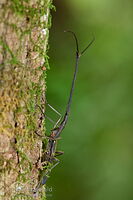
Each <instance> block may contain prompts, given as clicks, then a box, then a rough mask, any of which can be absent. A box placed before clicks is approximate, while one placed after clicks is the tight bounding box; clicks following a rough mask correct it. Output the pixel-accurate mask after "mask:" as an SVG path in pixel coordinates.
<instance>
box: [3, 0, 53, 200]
mask: <svg viewBox="0 0 133 200" xmlns="http://www.w3.org/2000/svg"><path fill="white" fill-rule="evenodd" d="M51 7H52V6H51V0H1V2H0V200H1V199H2V200H3V199H4V200H9V199H28V200H29V199H41V196H42V195H45V194H43V192H40V193H39V194H38V196H36V197H35V196H34V195H33V189H34V188H35V187H36V185H37V183H38V176H39V169H40V167H41V166H40V164H39V162H40V158H41V148H42V141H41V139H40V138H39V137H38V135H37V134H36V133H37V132H38V133H39V134H40V135H42V134H43V132H44V129H45V127H44V125H43V118H42V117H43V116H42V113H41V112H40V110H39V109H38V107H37V106H36V105H41V106H42V105H43V106H42V109H43V110H44V109H45V106H44V103H45V75H46V68H47V67H48V61H47V60H48V59H47V55H46V50H47V44H48V36H49V27H50V19H49V11H50V8H51Z"/></svg>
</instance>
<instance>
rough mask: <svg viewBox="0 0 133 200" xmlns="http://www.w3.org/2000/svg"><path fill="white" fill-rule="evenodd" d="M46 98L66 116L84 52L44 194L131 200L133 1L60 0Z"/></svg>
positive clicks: (56, 199) (73, 199) (86, 199)
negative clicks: (57, 159)
mask: <svg viewBox="0 0 133 200" xmlns="http://www.w3.org/2000/svg"><path fill="white" fill-rule="evenodd" d="M54 5H55V6H56V12H52V18H53V19H52V28H51V31H50V50H49V56H50V66H51V69H50V71H49V72H48V76H47V100H48V101H49V103H50V104H51V105H53V107H55V108H56V109H57V110H58V111H60V112H61V113H62V114H63V113H64V111H65V108H66V103H67V100H68V95H69V91H70V86H71V80H72V75H73V70H74V63H75V60H74V55H75V53H74V50H75V42H74V41H73V38H72V36H71V35H70V34H68V33H63V30H66V29H69V30H72V31H74V32H75V33H76V34H77V36H78V39H79V42H80V49H81V50H82V49H83V48H84V47H85V46H86V45H87V44H88V42H89V41H90V40H91V39H92V35H93V34H94V35H95V38H96V39H95V42H94V43H93V45H92V46H91V47H90V48H89V49H88V51H87V52H86V53H85V54H84V55H83V57H81V60H80V65H79V71H78V76H77V80H76V88H75V92H74V96H73V102H72V106H71V113H70V118H69V120H68V124H67V126H66V128H65V130H64V131H63V134H62V136H61V137H62V139H61V140H60V141H59V145H58V150H63V151H64V152H65V153H64V155H63V156H62V157H60V160H61V162H60V164H59V165H58V166H57V167H56V168H55V169H54V170H53V171H52V174H51V177H50V179H49V180H48V183H47V187H52V192H50V191H48V192H47V199H48V200H49V199H52V200H62V199H63V200H68V199H69V200H77V199H78V200H133V122H132V121H133V106H132V104H133V92H132V91H133V90H132V87H133V80H132V79H133V55H132V54H133V1H132V0H127V1H125V0H110V1H109V0H108V1H107V0H101V1H99V0H82V1H80V0H64V1H62V0H55V1H54Z"/></svg>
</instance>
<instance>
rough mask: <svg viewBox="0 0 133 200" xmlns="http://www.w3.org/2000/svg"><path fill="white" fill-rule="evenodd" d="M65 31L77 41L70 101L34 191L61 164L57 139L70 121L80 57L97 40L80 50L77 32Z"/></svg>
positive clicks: (50, 138)
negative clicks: (58, 157)
mask: <svg viewBox="0 0 133 200" xmlns="http://www.w3.org/2000/svg"><path fill="white" fill-rule="evenodd" d="M65 32H68V33H70V34H72V36H73V37H74V40H75V43H76V57H75V61H76V62H75V70H74V75H73V79H72V85H71V90H70V95H69V99H68V103H67V106H66V111H65V114H64V116H63V119H62V121H61V122H60V120H61V118H60V119H59V120H58V121H57V122H56V124H55V125H54V127H53V129H52V130H51V133H50V136H49V138H48V143H47V147H46V152H45V153H44V160H45V162H46V163H47V165H46V166H45V167H46V170H45V172H44V174H43V175H42V178H41V179H40V182H39V183H38V185H37V187H36V188H35V190H34V193H36V192H37V191H38V189H39V188H40V187H41V186H42V185H44V184H45V183H46V181H47V179H48V176H49V174H50V172H51V170H52V169H53V168H54V167H55V166H56V165H58V164H59V160H58V159H57V158H56V157H57V156H59V155H61V154H63V152H57V151H56V145H57V140H58V139H59V138H60V134H61V132H62V130H63V129H64V128H65V126H66V123H67V121H68V116H69V113H70V106H71V103H72V96H73V92H74V87H75V81H76V75H77V71H78V64H79V59H80V57H81V56H82V55H83V54H84V53H85V51H86V50H87V49H88V48H89V47H90V46H91V44H92V43H93V42H94V40H95V38H94V37H93V39H92V40H91V42H90V43H89V44H88V45H87V46H86V48H85V49H84V50H83V51H81V52H80V51H79V44H78V39H77V37H76V35H75V33H74V32H72V31H69V30H68V31H65ZM48 105H49V104H48ZM49 106H50V105H49ZM38 107H39V108H40V110H41V112H42V113H43V111H42V109H41V107H40V106H38ZM50 107H51V108H52V106H50ZM52 109H53V110H54V108H52ZM56 112H57V111H56ZM57 113H58V112H57ZM44 116H45V114H44Z"/></svg>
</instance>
